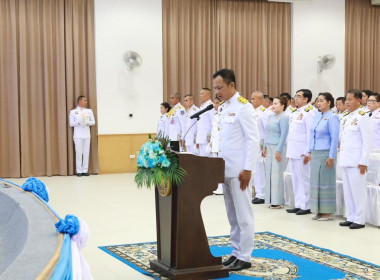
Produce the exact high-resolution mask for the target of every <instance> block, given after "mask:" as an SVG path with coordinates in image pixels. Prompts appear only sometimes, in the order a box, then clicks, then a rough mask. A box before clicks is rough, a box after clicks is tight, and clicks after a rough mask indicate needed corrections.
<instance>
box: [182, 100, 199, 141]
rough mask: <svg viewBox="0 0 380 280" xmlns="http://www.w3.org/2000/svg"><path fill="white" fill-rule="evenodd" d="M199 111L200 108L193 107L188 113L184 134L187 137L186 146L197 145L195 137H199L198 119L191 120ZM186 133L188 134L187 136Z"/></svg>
mask: <svg viewBox="0 0 380 280" xmlns="http://www.w3.org/2000/svg"><path fill="white" fill-rule="evenodd" d="M198 110H199V108H198V107H197V106H195V105H193V106H191V108H190V109H189V110H187V112H186V129H185V131H184V133H183V134H184V135H183V137H185V138H184V140H185V145H186V146H191V145H194V144H195V137H196V136H197V124H196V122H197V119H190V117H191V116H192V115H194V114H195V113H196V112H197V111H198ZM194 123H195V124H194ZM190 127H191V128H190ZM185 133H187V134H186V136H185Z"/></svg>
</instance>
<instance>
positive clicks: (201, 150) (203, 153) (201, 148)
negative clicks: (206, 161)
mask: <svg viewBox="0 0 380 280" xmlns="http://www.w3.org/2000/svg"><path fill="white" fill-rule="evenodd" d="M207 145H208V143H206V144H199V154H198V155H199V156H201V157H208V156H210V154H208V153H206V148H207Z"/></svg>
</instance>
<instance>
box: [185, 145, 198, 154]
mask: <svg viewBox="0 0 380 280" xmlns="http://www.w3.org/2000/svg"><path fill="white" fill-rule="evenodd" d="M195 147H196V146H195V145H190V146H187V145H186V152H188V153H192V154H195Z"/></svg>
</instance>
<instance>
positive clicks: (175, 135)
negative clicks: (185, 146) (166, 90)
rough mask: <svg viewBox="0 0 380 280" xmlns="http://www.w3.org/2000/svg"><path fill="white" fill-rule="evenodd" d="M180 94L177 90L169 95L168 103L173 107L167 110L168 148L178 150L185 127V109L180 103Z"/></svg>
mask: <svg viewBox="0 0 380 280" xmlns="http://www.w3.org/2000/svg"><path fill="white" fill-rule="evenodd" d="M180 101H181V95H180V94H179V93H178V92H177V93H174V94H172V95H171V96H170V104H171V105H172V106H173V108H172V109H171V110H170V111H169V129H168V135H169V140H170V148H171V149H172V150H173V151H176V152H179V147H180V144H181V142H182V137H183V136H184V133H185V129H186V110H185V108H184V107H183V106H182V105H181V103H180Z"/></svg>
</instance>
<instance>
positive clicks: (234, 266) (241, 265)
mask: <svg viewBox="0 0 380 280" xmlns="http://www.w3.org/2000/svg"><path fill="white" fill-rule="evenodd" d="M250 267H251V263H250V262H245V261H242V260H239V259H236V260H235V261H234V262H233V263H231V264H230V265H229V266H228V267H227V268H228V269H229V270H231V271H239V270H242V269H246V268H250Z"/></svg>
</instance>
